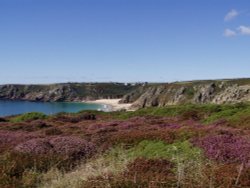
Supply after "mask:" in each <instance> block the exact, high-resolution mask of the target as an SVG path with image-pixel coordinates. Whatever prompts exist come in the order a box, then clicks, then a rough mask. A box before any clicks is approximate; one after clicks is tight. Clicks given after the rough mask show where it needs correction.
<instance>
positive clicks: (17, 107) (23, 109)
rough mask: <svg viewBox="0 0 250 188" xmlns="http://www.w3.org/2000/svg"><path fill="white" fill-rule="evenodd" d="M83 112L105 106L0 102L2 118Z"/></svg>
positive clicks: (101, 108) (71, 103)
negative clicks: (41, 113) (32, 113)
mask: <svg viewBox="0 0 250 188" xmlns="http://www.w3.org/2000/svg"><path fill="white" fill-rule="evenodd" d="M81 110H103V105H99V104H88V103H73V102H29V101H10V100H0V116H9V115H16V114H22V113H27V112H43V113H45V114H48V115H49V114H55V113H58V112H78V111H81Z"/></svg>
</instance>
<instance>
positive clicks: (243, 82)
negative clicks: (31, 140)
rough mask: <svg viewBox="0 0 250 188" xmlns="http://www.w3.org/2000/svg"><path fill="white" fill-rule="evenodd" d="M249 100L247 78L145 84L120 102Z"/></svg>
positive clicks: (139, 104) (137, 104)
mask: <svg viewBox="0 0 250 188" xmlns="http://www.w3.org/2000/svg"><path fill="white" fill-rule="evenodd" d="M245 101H250V79H235V80H211V81H209V80H208V81H192V82H176V83H169V84H149V85H146V86H141V87H139V88H137V89H136V90H134V91H132V92H131V93H129V94H127V95H125V96H124V97H123V99H122V100H121V101H120V102H121V103H133V105H132V108H135V109H138V108H145V107H153V106H158V107H163V106H168V105H178V104H187V103H194V104H205V103H215V104H223V103H238V102H245Z"/></svg>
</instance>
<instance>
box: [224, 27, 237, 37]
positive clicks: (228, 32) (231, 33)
mask: <svg viewBox="0 0 250 188" xmlns="http://www.w3.org/2000/svg"><path fill="white" fill-rule="evenodd" d="M236 35H237V34H236V32H235V31H233V30H231V29H225V31H224V36H225V37H234V36H236Z"/></svg>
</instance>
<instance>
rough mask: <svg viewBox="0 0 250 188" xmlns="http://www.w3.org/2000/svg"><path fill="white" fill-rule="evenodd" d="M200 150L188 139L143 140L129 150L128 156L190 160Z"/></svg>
mask: <svg viewBox="0 0 250 188" xmlns="http://www.w3.org/2000/svg"><path fill="white" fill-rule="evenodd" d="M201 155H202V152H201V150H200V149H199V148H196V147H193V146H192V144H190V143H189V141H184V142H176V143H173V144H166V143H165V142H163V141H149V140H144V141H142V142H140V143H139V144H138V145H137V146H135V147H134V148H132V149H130V150H129V156H133V157H134V158H137V157H145V158H149V159H168V160H170V161H172V162H177V159H178V160H179V159H181V160H184V161H185V160H191V159H196V158H197V157H200V156H201Z"/></svg>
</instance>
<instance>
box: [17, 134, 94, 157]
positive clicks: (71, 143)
mask: <svg viewBox="0 0 250 188" xmlns="http://www.w3.org/2000/svg"><path fill="white" fill-rule="evenodd" d="M14 150H15V151H18V152H21V153H31V154H48V153H56V154H60V155H67V156H74V157H82V156H88V155H90V154H92V153H93V151H94V145H93V144H91V143H89V142H87V141H85V140H83V139H81V138H78V137H73V136H64V137H63V136H58V137H53V138H42V139H41V138H37V139H32V140H29V141H26V142H23V143H21V144H19V145H17V146H16V147H15V148H14Z"/></svg>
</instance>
